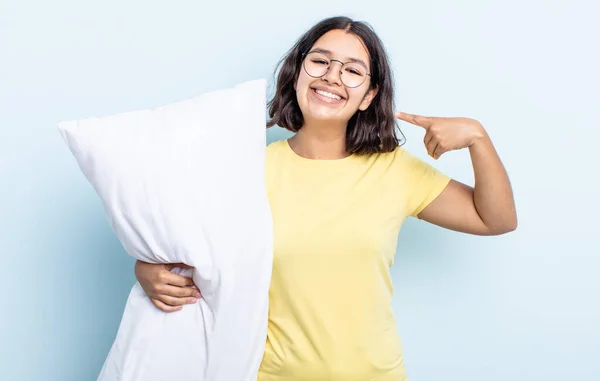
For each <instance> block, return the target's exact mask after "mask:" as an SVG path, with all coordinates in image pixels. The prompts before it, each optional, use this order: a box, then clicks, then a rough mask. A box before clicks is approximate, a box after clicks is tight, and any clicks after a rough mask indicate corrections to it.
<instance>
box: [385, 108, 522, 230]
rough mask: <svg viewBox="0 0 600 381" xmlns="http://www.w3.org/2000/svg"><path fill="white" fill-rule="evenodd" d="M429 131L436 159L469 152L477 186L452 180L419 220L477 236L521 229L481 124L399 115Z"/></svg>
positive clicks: (506, 182) (427, 135) (507, 184)
mask: <svg viewBox="0 0 600 381" xmlns="http://www.w3.org/2000/svg"><path fill="white" fill-rule="evenodd" d="M396 116H397V117H398V118H399V119H401V120H403V121H406V122H408V123H411V124H413V125H416V126H419V127H422V128H424V129H425V131H426V133H425V139H424V143H425V146H426V148H427V152H428V153H429V155H430V156H431V157H433V158H434V159H436V160H437V159H439V157H440V156H441V155H442V154H444V153H445V152H448V151H452V150H458V149H463V148H468V149H469V152H470V154H471V162H472V164H473V171H474V175H475V186H474V187H470V186H468V185H465V184H463V183H460V182H458V181H455V180H452V181H450V183H449V184H448V186H447V187H446V188H445V189H444V190H443V191H442V193H441V194H440V195H439V196H438V197H437V198H436V199H435V200H434V201H432V202H431V203H430V204H429V205H428V206H427V207H425V209H423V210H422V211H421V212H420V213H419V215H418V217H419V218H420V219H422V220H425V221H428V222H430V223H432V224H435V225H438V226H441V227H444V228H447V229H451V230H456V231H460V232H464V233H469V234H476V235H499V234H504V233H508V232H510V231H513V230H515V229H516V228H517V213H516V208H515V202H514V197H513V192H512V187H511V185H510V180H509V178H508V175H507V173H506V170H505V168H504V165H503V164H502V162H501V161H500V158H499V156H498V153H497V152H496V149H495V148H494V145H493V144H492V141H491V139H490V137H489V136H488V134H487V132H486V131H485V129H484V128H483V126H482V125H481V123H479V122H478V121H476V120H473V119H468V118H437V117H425V116H420V115H413V114H407V113H397V114H396Z"/></svg>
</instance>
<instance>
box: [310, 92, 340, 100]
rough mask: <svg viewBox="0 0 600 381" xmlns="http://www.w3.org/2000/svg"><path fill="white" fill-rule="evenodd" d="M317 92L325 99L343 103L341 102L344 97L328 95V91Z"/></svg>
mask: <svg viewBox="0 0 600 381" xmlns="http://www.w3.org/2000/svg"><path fill="white" fill-rule="evenodd" d="M315 92H316V93H317V94H320V95H322V96H324V97H327V98H331V99H337V100H338V101H341V100H342V97H340V96H339V95H335V94H332V93H328V92H327V91H323V90H315Z"/></svg>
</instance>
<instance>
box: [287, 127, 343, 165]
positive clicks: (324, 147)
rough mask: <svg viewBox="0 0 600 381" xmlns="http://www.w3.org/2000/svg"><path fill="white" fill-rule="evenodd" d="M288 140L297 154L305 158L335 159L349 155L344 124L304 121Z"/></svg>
mask: <svg viewBox="0 0 600 381" xmlns="http://www.w3.org/2000/svg"><path fill="white" fill-rule="evenodd" d="M289 142H290V146H291V148H292V149H293V150H294V151H295V152H296V153H297V154H298V155H300V156H302V157H305V158H307V159H315V160H336V159H343V158H345V157H347V156H349V154H348V152H347V151H346V125H343V126H336V125H332V124H331V123H322V122H321V123H314V122H313V123H305V124H304V125H303V126H302V128H301V129H300V130H299V131H298V132H297V133H296V135H294V136H293V137H292V138H290V139H289Z"/></svg>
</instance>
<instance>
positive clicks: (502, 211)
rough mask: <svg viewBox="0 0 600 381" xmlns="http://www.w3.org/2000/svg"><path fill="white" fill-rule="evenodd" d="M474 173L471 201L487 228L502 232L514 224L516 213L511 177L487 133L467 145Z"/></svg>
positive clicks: (514, 226) (510, 229) (514, 227)
mask: <svg viewBox="0 0 600 381" xmlns="http://www.w3.org/2000/svg"><path fill="white" fill-rule="evenodd" d="M469 152H470V154H471V161H472V163H473V171H474V174H475V187H474V193H473V201H474V204H475V208H476V209H477V213H479V216H480V217H481V219H482V220H483V222H484V223H485V225H486V226H487V227H488V228H489V229H490V231H494V232H500V233H505V232H509V231H512V230H515V229H516V227H517V212H516V208H515V201H514V196H513V191H512V187H511V185H510V180H509V178H508V174H507V173H506V169H505V168H504V165H503V164H502V162H501V161H500V157H499V156H498V153H497V152H496V149H495V148H494V145H493V144H492V141H491V139H490V138H489V136H488V135H487V133H485V132H482V134H481V137H480V138H479V139H478V140H476V141H475V142H474V143H473V144H472V145H471V146H470V147H469Z"/></svg>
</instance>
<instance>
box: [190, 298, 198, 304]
mask: <svg viewBox="0 0 600 381" xmlns="http://www.w3.org/2000/svg"><path fill="white" fill-rule="evenodd" d="M197 301H198V299H196V298H193V299H190V304H194V303H196V302H197Z"/></svg>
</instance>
